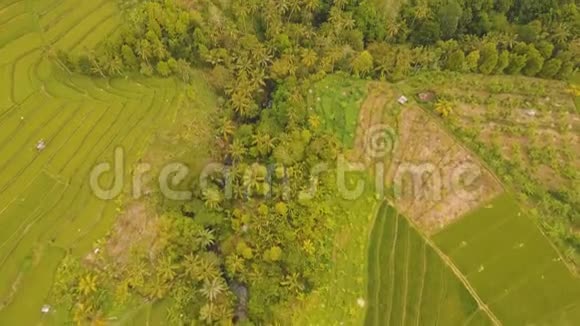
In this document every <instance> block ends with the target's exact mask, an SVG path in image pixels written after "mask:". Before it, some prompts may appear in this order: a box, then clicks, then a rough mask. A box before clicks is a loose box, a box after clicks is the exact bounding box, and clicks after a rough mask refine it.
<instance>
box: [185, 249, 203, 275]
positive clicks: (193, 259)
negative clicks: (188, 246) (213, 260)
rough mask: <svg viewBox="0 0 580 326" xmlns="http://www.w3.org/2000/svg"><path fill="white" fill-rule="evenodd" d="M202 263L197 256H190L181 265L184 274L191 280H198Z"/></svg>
mask: <svg viewBox="0 0 580 326" xmlns="http://www.w3.org/2000/svg"><path fill="white" fill-rule="evenodd" d="M200 262H201V259H200V258H199V256H197V255H194V254H188V255H187V256H185V259H183V262H182V263H181V265H182V267H183V272H184V274H185V275H187V276H188V277H189V278H191V279H197V277H198V276H199V273H200Z"/></svg>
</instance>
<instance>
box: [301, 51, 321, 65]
mask: <svg viewBox="0 0 580 326" xmlns="http://www.w3.org/2000/svg"><path fill="white" fill-rule="evenodd" d="M316 61H318V54H317V53H316V51H314V50H312V49H304V50H303V51H302V64H303V65H304V66H306V67H307V68H310V67H312V66H314V65H315V64H316Z"/></svg>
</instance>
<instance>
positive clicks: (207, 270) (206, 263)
mask: <svg viewBox="0 0 580 326" xmlns="http://www.w3.org/2000/svg"><path fill="white" fill-rule="evenodd" d="M198 267H199V269H198V271H199V272H198V275H197V280H198V281H210V280H213V279H214V278H217V277H219V275H220V273H219V269H218V267H217V266H216V264H215V263H214V262H213V261H211V260H210V259H208V258H207V257H202V258H201V259H200V261H199V264H198Z"/></svg>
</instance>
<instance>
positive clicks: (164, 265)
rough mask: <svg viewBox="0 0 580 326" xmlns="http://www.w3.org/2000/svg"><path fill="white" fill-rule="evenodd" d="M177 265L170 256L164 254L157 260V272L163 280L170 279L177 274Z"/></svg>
mask: <svg viewBox="0 0 580 326" xmlns="http://www.w3.org/2000/svg"><path fill="white" fill-rule="evenodd" d="M178 269H179V265H177V264H175V263H174V262H173V259H171V257H170V256H165V257H163V258H161V259H160V260H159V265H158V267H157V274H158V275H159V277H160V279H161V280H163V281H171V280H173V279H174V278H175V276H176V275H177V270H178Z"/></svg>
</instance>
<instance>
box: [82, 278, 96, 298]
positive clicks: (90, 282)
mask: <svg viewBox="0 0 580 326" xmlns="http://www.w3.org/2000/svg"><path fill="white" fill-rule="evenodd" d="M78 289H79V292H80V293H81V294H82V295H85V296H86V295H89V294H91V293H93V292H96V291H97V276H96V275H91V274H87V275H85V276H83V277H81V279H80V280H79V284H78Z"/></svg>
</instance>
